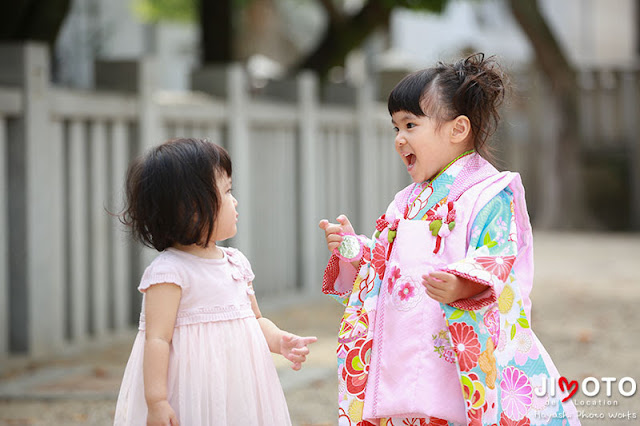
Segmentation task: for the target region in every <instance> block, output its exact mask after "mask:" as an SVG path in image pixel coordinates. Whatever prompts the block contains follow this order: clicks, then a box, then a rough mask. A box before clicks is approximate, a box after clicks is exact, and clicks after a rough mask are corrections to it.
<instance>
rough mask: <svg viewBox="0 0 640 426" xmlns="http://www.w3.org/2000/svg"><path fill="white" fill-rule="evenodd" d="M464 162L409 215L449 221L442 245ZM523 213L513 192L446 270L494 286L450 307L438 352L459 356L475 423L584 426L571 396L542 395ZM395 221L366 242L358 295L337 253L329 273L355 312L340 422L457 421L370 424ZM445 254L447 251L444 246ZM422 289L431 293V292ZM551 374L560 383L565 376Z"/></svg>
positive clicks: (419, 198) (426, 187)
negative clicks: (522, 262)
mask: <svg viewBox="0 0 640 426" xmlns="http://www.w3.org/2000/svg"><path fill="white" fill-rule="evenodd" d="M463 160H464V159H463ZM464 163H465V161H457V162H456V161H454V162H452V164H450V165H449V166H448V167H447V168H446V169H445V170H444V171H443V172H442V173H441V174H440V175H439V176H437V177H436V178H435V179H434V180H433V181H432V182H425V183H422V184H418V185H415V186H414V188H413V190H412V191H411V195H410V196H409V197H408V200H407V201H408V203H407V208H406V211H405V217H406V218H408V219H411V220H429V219H432V222H433V221H438V220H439V221H440V222H439V223H436V224H435V225H434V226H433V231H434V236H435V235H436V234H437V235H438V236H439V237H442V239H443V240H442V241H440V244H443V241H446V236H447V235H448V231H449V232H451V231H452V230H453V229H454V228H455V223H453V226H451V223H452V222H455V220H454V219H455V215H450V213H451V211H452V210H453V208H452V205H451V204H450V200H448V199H447V197H448V196H449V195H450V194H449V192H450V190H451V186H452V184H453V182H454V180H455V178H456V176H457V174H458V173H459V172H460V170H461V169H462V167H463V166H464ZM452 201H455V200H452ZM443 206H447V208H443ZM522 207H523V208H524V206H522ZM515 210H516V202H515V201H514V194H513V192H512V191H511V190H510V189H509V187H506V188H505V189H504V190H502V191H501V192H500V193H499V194H498V195H496V196H495V197H493V198H492V199H491V200H490V201H489V202H488V203H487V204H486V205H485V206H484V207H482V209H481V210H480V211H479V212H478V213H477V215H476V217H475V218H474V220H473V222H472V223H473V224H472V226H471V228H470V235H469V242H468V245H467V247H468V249H467V255H466V257H465V258H464V259H461V260H460V261H457V262H455V263H452V264H449V265H443V266H442V267H439V269H442V270H445V271H447V272H450V273H452V274H455V275H458V276H461V277H465V278H467V279H470V280H473V281H476V282H479V283H482V284H485V285H487V286H489V289H488V290H486V291H485V292H483V293H481V294H480V295H477V296H475V297H473V298H471V299H467V300H459V301H456V302H454V303H452V304H451V305H445V304H441V308H442V310H443V314H444V317H445V321H446V324H447V327H448V342H446V339H440V340H438V343H439V344H440V346H435V345H434V350H436V351H437V350H438V348H441V349H442V350H443V356H444V355H445V354H446V353H447V349H452V350H453V352H454V353H455V363H456V366H457V369H458V374H459V379H460V385H461V388H462V394H463V398H464V401H465V405H466V413H467V424H470V425H494V424H495V425H498V424H499V425H505V424H523V425H524V424H532V425H537V424H552V423H554V424H555V423H556V420H557V419H560V422H558V424H562V419H563V417H569V418H568V419H567V418H565V420H568V421H569V424H579V423H577V420H576V419H573V420H572V419H571V418H570V416H566V415H565V414H564V407H565V406H569V407H570V410H569V413H570V414H573V413H575V408H573V406H572V404H570V403H567V404H566V405H565V406H563V404H562V403H560V402H559V401H560V398H561V397H562V395H556V397H555V398H551V397H549V396H545V397H543V398H540V397H537V396H536V395H535V393H534V392H533V389H534V388H535V387H537V386H540V385H541V383H542V380H544V379H545V378H546V377H548V376H549V375H550V372H549V371H548V369H547V366H546V365H545V359H543V356H541V355H542V354H541V352H540V351H539V347H541V345H540V344H539V342H538V341H537V338H536V337H535V335H534V334H533V333H532V332H531V330H530V326H529V314H530V312H529V310H530V304H529V303H526V302H525V299H526V300H528V292H527V291H526V290H525V294H524V298H523V294H521V291H520V287H519V285H518V284H519V283H518V281H517V279H516V274H515V273H514V269H513V267H514V264H516V260H517V256H518V254H519V251H518V250H519V246H518V235H517V232H516V225H515V221H516V214H515ZM387 212H389V210H387ZM394 219H395V218H392V217H385V216H384V215H383V216H382V217H381V218H380V219H378V223H377V224H376V225H377V226H376V228H377V230H376V232H375V233H374V236H373V238H371V239H365V238H364V237H361V239H362V241H363V244H364V245H365V250H364V256H363V257H362V259H361V260H360V264H359V268H358V270H357V273H356V276H355V280H354V281H353V286H352V288H350V289H349V288H342V289H336V288H334V286H333V283H334V282H335V281H336V279H337V278H338V276H339V274H340V273H341V272H340V263H339V261H338V259H337V258H336V257H335V256H332V258H331V259H330V261H329V264H328V266H327V269H326V270H325V277H324V286H323V291H324V292H325V293H326V294H329V295H330V296H332V297H334V298H336V299H337V300H338V301H339V302H341V303H343V304H344V305H346V309H345V314H344V316H343V319H342V321H341V327H340V331H339V337H338V340H339V346H338V349H337V355H338V373H339V380H340V384H339V421H340V425H349V426H361V425H374V426H375V425H377V424H379V425H396V424H399V425H400V424H402V425H404V424H449V422H447V421H446V420H442V419H437V418H435V417H432V418H430V419H429V418H427V419H412V418H402V419H396V418H392V419H377V420H378V423H371V422H370V421H367V420H364V419H363V418H362V415H363V406H364V400H365V388H366V383H367V377H368V371H369V363H370V360H371V347H372V342H373V332H372V330H373V328H374V327H375V314H376V308H377V306H376V304H377V299H378V294H379V292H380V289H381V288H382V287H383V282H382V279H383V278H384V277H385V274H384V271H385V269H386V268H388V267H389V265H387V262H386V259H387V258H388V253H389V252H390V250H391V246H392V244H393V238H392V235H393V234H392V232H394V231H393V230H392V229H393V223H394ZM527 223H528V218H527ZM435 228H438V229H435ZM430 229H431V225H430ZM441 231H443V232H441ZM390 234H391V237H390ZM444 244H445V245H446V243H444ZM436 249H440V247H439V246H438V245H436ZM342 267H343V268H346V269H348V268H352V267H351V266H350V265H349V264H342ZM391 268H393V266H391ZM390 271H391V273H390V274H388V279H389V280H393V279H394V277H396V278H397V275H396V274H394V273H393V269H390ZM352 272H353V271H352ZM392 285H393V283H386V284H385V286H389V287H391V286H392ZM525 288H526V286H525ZM419 290H420V291H424V288H421V289H419ZM437 338H438V336H434V339H437ZM445 342H446V343H445ZM542 352H544V349H542ZM448 353H449V358H451V356H450V355H451V352H450V351H449V352H448ZM544 353H545V354H546V352H544ZM547 358H548V355H547ZM549 362H550V360H549ZM551 374H552V375H555V376H556V377H557V376H558V374H557V371H552V372H551ZM547 420H549V423H547ZM565 423H566V422H565ZM451 424H452V423H451Z"/></svg>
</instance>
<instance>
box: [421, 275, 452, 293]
mask: <svg viewBox="0 0 640 426" xmlns="http://www.w3.org/2000/svg"><path fill="white" fill-rule="evenodd" d="M422 278H423V280H424V281H423V284H424V285H425V286H426V287H429V286H431V287H432V288H434V289H438V290H445V289H446V288H447V283H446V282H444V281H442V280H440V279H437V278H434V277H432V276H431V275H423V276H422Z"/></svg>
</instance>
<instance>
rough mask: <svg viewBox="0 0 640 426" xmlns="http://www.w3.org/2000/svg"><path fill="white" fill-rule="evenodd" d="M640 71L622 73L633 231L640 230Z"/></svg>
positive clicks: (624, 126)
mask: <svg viewBox="0 0 640 426" xmlns="http://www.w3.org/2000/svg"><path fill="white" fill-rule="evenodd" d="M639 79H640V70H638V69H631V70H627V71H625V72H623V73H622V77H621V80H622V81H621V82H620V84H621V85H622V90H621V92H622V114H623V116H622V122H623V132H624V138H625V139H626V143H627V144H628V147H629V155H630V156H631V161H630V163H629V166H630V179H631V182H630V192H631V194H630V197H629V198H630V204H631V212H630V213H631V229H633V230H636V231H638V230H640V129H639V126H638V108H639V107H640V105H639V103H638V96H640V84H638V80H639Z"/></svg>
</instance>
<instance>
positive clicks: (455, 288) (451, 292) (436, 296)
mask: <svg viewBox="0 0 640 426" xmlns="http://www.w3.org/2000/svg"><path fill="white" fill-rule="evenodd" d="M422 280H423V281H422V284H423V285H424V286H425V287H426V288H427V294H428V295H429V297H430V298H432V299H433V300H435V301H436V302H440V303H445V304H449V303H452V302H455V301H456V300H460V299H468V298H470V297H473V296H475V295H477V294H480V293H481V292H483V291H484V290H486V289H487V286H486V285H482V284H479V283H477V282H475V281H471V280H468V279H466V278H462V277H459V276H457V275H453V274H450V273H448V272H442V271H434V272H431V273H430V274H427V275H423V276H422Z"/></svg>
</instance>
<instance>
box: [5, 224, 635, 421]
mask: <svg viewBox="0 0 640 426" xmlns="http://www.w3.org/2000/svg"><path fill="white" fill-rule="evenodd" d="M535 249H536V259H535V261H536V275H535V285H534V290H533V293H532V300H533V313H532V317H533V318H532V325H533V329H534V330H535V331H536V334H537V335H538V337H539V338H540V340H541V341H542V342H543V344H544V345H545V347H546V348H547V350H548V352H549V353H550V355H551V357H552V358H553V360H554V362H555V364H556V366H557V367H558V369H559V371H560V372H561V374H563V375H564V376H566V377H567V378H568V379H569V380H573V379H575V380H578V381H579V382H581V381H582V380H583V379H584V378H587V377H595V378H596V379H598V380H600V379H601V378H602V377H614V378H616V379H617V380H618V381H619V380H620V379H621V378H623V377H631V378H633V379H634V380H635V382H636V383H637V382H639V381H640V367H638V361H637V360H638V353H640V323H639V322H638V310H637V309H638V308H637V307H638V306H639V305H640V278H638V274H637V273H636V269H635V268H636V267H637V264H638V263H639V262H640V235H637V234H636V235H624V234H557V233H554V234H550V233H536V234H535ZM263 311H264V312H265V313H266V314H268V316H269V317H270V318H271V319H272V320H273V321H274V322H276V323H277V324H278V325H280V326H281V327H282V328H285V329H287V330H290V331H293V332H295V333H298V334H301V335H317V336H318V338H319V341H318V342H317V343H316V344H314V345H313V346H312V354H311V355H310V356H309V359H308V361H307V363H306V364H305V366H304V368H303V371H302V372H293V371H291V370H290V369H289V368H288V367H287V365H286V363H285V362H283V360H282V359H280V358H278V357H274V360H275V362H276V366H277V367H278V371H279V373H280V377H281V381H282V383H283V387H284V389H285V394H286V396H287V401H288V404H289V410H290V412H291V418H292V421H293V424H294V425H296V426H312V425H313V426H321V425H323V426H331V425H336V424H337V421H336V388H337V379H336V374H335V372H334V371H335V370H334V369H335V347H336V337H335V335H336V331H337V328H338V322H339V319H340V317H341V314H342V310H341V307H340V306H339V305H338V304H337V303H335V302H333V301H331V300H330V299H328V298H327V299H314V300H311V301H306V302H305V303H301V304H298V305H297V306H296V307H288V308H280V309H275V308H268V307H265V306H263ZM132 341H133V334H130V335H127V336H123V337H122V338H121V339H119V340H118V341H117V342H115V343H114V344H113V345H112V346H110V347H109V348H106V349H105V348H102V349H100V350H95V349H94V350H89V351H86V352H85V353H83V354H82V355H81V356H72V357H67V358H64V359H57V360H49V361H45V362H38V363H31V364H25V363H19V362H18V363H16V365H19V366H20V368H18V367H16V368H14V369H11V368H9V369H6V368H3V371H5V373H4V377H3V378H2V379H0V425H29V426H31V425H47V426H49V425H110V424H112V421H113V420H112V419H113V414H114V409H115V395H116V394H117V390H118V386H119V381H120V378H121V376H122V372H123V370H124V365H125V363H126V360H127V357H128V355H129V350H130V348H131V343H132ZM601 385H602V390H601V392H600V393H599V394H598V395H596V396H594V397H587V396H585V395H584V394H583V393H582V391H581V390H579V391H578V393H577V394H576V395H575V396H574V397H573V400H574V402H575V403H576V405H577V408H578V411H579V412H581V414H582V416H583V417H582V423H583V424H584V425H608V424H618V425H632V424H640V392H636V394H634V395H633V396H630V397H624V396H622V395H620V394H619V392H618V388H617V382H615V383H614V386H613V390H612V396H611V397H607V396H606V394H605V390H604V383H601ZM592 388H593V387H592V385H591V387H590V388H589V389H592ZM626 390H629V386H628V385H627V387H626ZM587 404H589V405H587ZM609 404H611V405H609ZM614 404H616V405H614ZM610 415H625V417H623V418H619V419H617V420H610V419H609V416H610ZM627 415H628V416H630V417H631V419H629V418H627V417H626V416H627ZM590 416H591V417H595V418H592V419H589V417H590ZM599 416H604V417H605V418H604V419H600V418H598V417H599ZM633 416H635V418H633ZM274 426H275V425H274Z"/></svg>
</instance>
